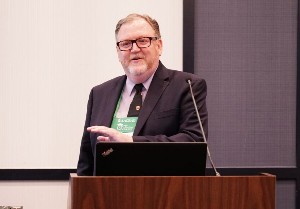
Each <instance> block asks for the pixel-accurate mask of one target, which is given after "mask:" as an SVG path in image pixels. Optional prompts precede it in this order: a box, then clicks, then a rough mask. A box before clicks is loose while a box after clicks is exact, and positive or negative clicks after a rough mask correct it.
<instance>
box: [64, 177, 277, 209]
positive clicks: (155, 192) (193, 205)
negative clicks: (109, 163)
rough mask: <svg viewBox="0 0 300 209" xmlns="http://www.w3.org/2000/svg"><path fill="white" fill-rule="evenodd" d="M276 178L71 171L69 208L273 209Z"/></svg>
mask: <svg viewBox="0 0 300 209" xmlns="http://www.w3.org/2000/svg"><path fill="white" fill-rule="evenodd" d="M275 181H276V177H275V176H273V175H269V174H264V175H259V176H224V177H215V176H205V177H204V176H202V177H201V176H199V177H192V176H180V177H177V176H174V177H168V176H166V177H165V176H159V177H156V176H121V177H117V176H115V177H94V176H90V177H81V176H80V177H79V176H77V175H76V174H71V176H70V181H69V197H68V208H69V209H275Z"/></svg>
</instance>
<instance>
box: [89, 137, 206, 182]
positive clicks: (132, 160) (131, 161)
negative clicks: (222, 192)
mask: <svg viewBox="0 0 300 209" xmlns="http://www.w3.org/2000/svg"><path fill="white" fill-rule="evenodd" d="M206 155H207V144H206V143H203V142H133V143H129V142H98V143H97V144H96V154H95V163H94V166H95V168H94V175H96V176H204V175H205V168H206Z"/></svg>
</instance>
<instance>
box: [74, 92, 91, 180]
mask: <svg viewBox="0 0 300 209" xmlns="http://www.w3.org/2000/svg"><path fill="white" fill-rule="evenodd" d="M92 106H93V91H91V93H90V96H89V101H88V105H87V113H86V120H85V125H84V130H83V136H82V140H81V146H80V154H79V160H78V164H77V175H78V176H91V175H93V170H94V157H93V152H92V145H91V141H90V133H89V132H88V131H87V130H86V129H87V127H89V126H90V120H91V112H92Z"/></svg>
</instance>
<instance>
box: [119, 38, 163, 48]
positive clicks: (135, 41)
mask: <svg viewBox="0 0 300 209" xmlns="http://www.w3.org/2000/svg"><path fill="white" fill-rule="evenodd" d="M143 38H148V39H149V45H148V46H139V44H138V42H137V41H138V40H139V39H143ZM158 39H159V38H158V37H141V38H138V39H135V40H124V41H130V42H131V47H130V48H129V49H121V48H120V46H119V44H120V43H121V42H124V41H119V42H117V43H116V44H117V46H118V48H119V49H120V51H130V50H131V49H132V47H133V44H134V43H135V44H136V45H137V47H139V48H148V47H149V46H151V44H152V40H155V41H156V40H158Z"/></svg>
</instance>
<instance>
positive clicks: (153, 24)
mask: <svg viewBox="0 0 300 209" xmlns="http://www.w3.org/2000/svg"><path fill="white" fill-rule="evenodd" d="M136 19H143V20H145V21H146V22H147V23H149V25H150V26H151V27H152V28H153V30H154V32H155V36H156V37H158V38H161V35H160V31H159V25H158V23H157V21H156V20H155V19H152V18H151V17H150V16H148V15H140V14H135V13H134V14H130V15H128V16H127V17H125V18H123V19H121V20H119V22H118V23H117V25H116V30H115V36H116V37H117V35H118V33H119V31H120V28H121V26H122V25H123V24H125V23H129V22H132V21H134V20H136Z"/></svg>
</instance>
